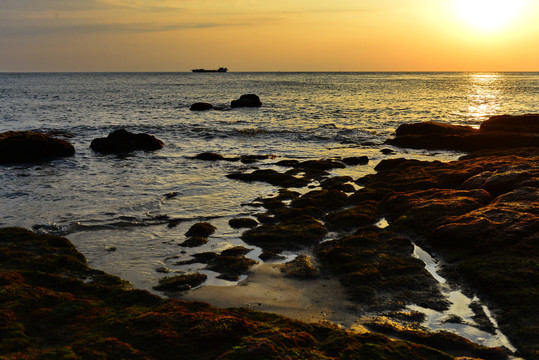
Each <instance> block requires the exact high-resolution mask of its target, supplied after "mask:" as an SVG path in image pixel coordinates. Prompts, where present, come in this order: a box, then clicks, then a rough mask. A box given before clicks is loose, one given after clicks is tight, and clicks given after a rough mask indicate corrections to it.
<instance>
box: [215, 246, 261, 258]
mask: <svg viewBox="0 0 539 360" xmlns="http://www.w3.org/2000/svg"><path fill="white" fill-rule="evenodd" d="M251 250H253V249H248V248H245V247H243V246H234V247H231V248H228V249H226V250H223V251H221V255H223V256H242V255H246V254H247V253H249V252H250V251H251Z"/></svg>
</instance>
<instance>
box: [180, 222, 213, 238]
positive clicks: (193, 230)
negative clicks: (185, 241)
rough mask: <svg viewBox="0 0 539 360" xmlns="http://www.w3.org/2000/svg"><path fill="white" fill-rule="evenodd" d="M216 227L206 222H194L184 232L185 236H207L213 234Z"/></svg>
mask: <svg viewBox="0 0 539 360" xmlns="http://www.w3.org/2000/svg"><path fill="white" fill-rule="evenodd" d="M216 229H217V228H216V227H215V226H213V225H212V224H210V223H207V222H201V223H196V224H194V225H193V226H191V227H190V228H189V230H188V231H187V232H186V233H185V236H200V237H208V236H210V235H211V234H213V233H214V232H215V230H216Z"/></svg>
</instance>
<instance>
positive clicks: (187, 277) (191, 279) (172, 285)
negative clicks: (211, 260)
mask: <svg viewBox="0 0 539 360" xmlns="http://www.w3.org/2000/svg"><path fill="white" fill-rule="evenodd" d="M207 278H208V276H207V275H205V274H182V275H176V276H171V277H165V278H163V279H161V280H159V285H156V286H154V287H153V288H154V289H155V290H158V291H186V290H190V289H191V288H193V287H197V286H199V285H201V284H202V283H203V282H204V281H206V279H207Z"/></svg>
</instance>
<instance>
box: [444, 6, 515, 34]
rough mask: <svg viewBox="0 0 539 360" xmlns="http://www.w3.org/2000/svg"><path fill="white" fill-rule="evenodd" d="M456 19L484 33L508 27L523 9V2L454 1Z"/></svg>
mask: <svg viewBox="0 0 539 360" xmlns="http://www.w3.org/2000/svg"><path fill="white" fill-rule="evenodd" d="M454 1H455V10H456V12H457V15H458V17H459V18H460V19H461V20H463V21H464V22H466V23H467V24H468V25H469V26H471V27H473V28H475V29H477V30H481V31H486V32H492V31H497V30H502V29H504V28H506V27H507V26H509V25H510V24H511V23H512V22H513V21H514V20H515V19H516V18H517V17H518V15H520V14H522V12H523V9H524V0H454Z"/></svg>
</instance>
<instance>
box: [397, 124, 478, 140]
mask: <svg viewBox="0 0 539 360" xmlns="http://www.w3.org/2000/svg"><path fill="white" fill-rule="evenodd" d="M474 131H476V130H475V129H474V128H472V127H471V126H462V125H451V124H444V123H438V122H434V121H427V122H422V123H414V124H402V125H400V126H399V127H398V128H397V130H396V136H397V137H398V136H405V135H430V134H443V135H466V134H470V133H473V132H474Z"/></svg>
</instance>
